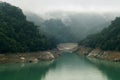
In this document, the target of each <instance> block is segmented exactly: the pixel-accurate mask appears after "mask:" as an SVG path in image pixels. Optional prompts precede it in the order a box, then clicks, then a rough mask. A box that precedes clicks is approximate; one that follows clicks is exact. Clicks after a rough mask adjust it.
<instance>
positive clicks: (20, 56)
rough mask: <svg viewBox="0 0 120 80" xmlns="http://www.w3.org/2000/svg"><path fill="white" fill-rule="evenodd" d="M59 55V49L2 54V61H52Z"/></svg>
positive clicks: (0, 60)
mask: <svg viewBox="0 0 120 80" xmlns="http://www.w3.org/2000/svg"><path fill="white" fill-rule="evenodd" d="M59 56H60V51H58V50H50V51H39V52H31V53H14V54H12V53H9V54H0V63H1V64H3V63H26V62H34V63H36V62H40V61H50V60H53V59H56V58H57V57H59Z"/></svg>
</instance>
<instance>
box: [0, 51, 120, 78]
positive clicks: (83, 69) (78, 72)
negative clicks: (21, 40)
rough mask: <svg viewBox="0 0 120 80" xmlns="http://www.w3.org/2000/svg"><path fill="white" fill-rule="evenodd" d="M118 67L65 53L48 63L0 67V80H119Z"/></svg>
mask: <svg viewBox="0 0 120 80" xmlns="http://www.w3.org/2000/svg"><path fill="white" fill-rule="evenodd" d="M118 65H120V64H119V63H117V64H116V63H112V62H106V61H100V60H96V59H87V58H85V57H83V56H81V57H78V56H77V55H75V54H70V53H69V54H68V53H65V54H63V55H62V56H61V57H60V58H59V59H57V60H55V61H50V62H49V61H48V62H40V63H26V64H4V65H0V80H119V79H120V76H119V74H120V66H119V67H118Z"/></svg>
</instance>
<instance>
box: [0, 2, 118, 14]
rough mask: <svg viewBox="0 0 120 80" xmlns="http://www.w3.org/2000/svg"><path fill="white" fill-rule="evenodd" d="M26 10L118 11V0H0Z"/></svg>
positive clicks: (35, 11)
mask: <svg viewBox="0 0 120 80" xmlns="http://www.w3.org/2000/svg"><path fill="white" fill-rule="evenodd" d="M0 1H4V2H9V3H11V4H12V5H15V6H18V7H20V8H22V9H23V10H26V11H32V12H34V13H37V14H42V13H45V12H51V11H74V12H119V8H120V5H119V3H120V0H0Z"/></svg>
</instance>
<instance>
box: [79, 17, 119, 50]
mask: <svg viewBox="0 0 120 80" xmlns="http://www.w3.org/2000/svg"><path fill="white" fill-rule="evenodd" d="M80 45H84V46H88V47H93V48H101V49H103V50H115V51H120V17H117V18H116V19H115V20H114V21H112V22H111V25H110V26H109V27H108V28H105V29H103V30H102V31H101V32H100V33H97V34H93V35H89V36H88V37H87V38H86V39H84V40H82V41H81V42H80Z"/></svg>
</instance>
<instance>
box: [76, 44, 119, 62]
mask: <svg viewBox="0 0 120 80" xmlns="http://www.w3.org/2000/svg"><path fill="white" fill-rule="evenodd" d="M75 52H76V53H77V54H78V55H85V56H87V57H93V58H97V59H101V60H108V61H113V62H120V52H117V51H104V50H101V49H98V48H96V49H93V48H89V47H84V46H79V47H78V49H77V50H76V51H75Z"/></svg>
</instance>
